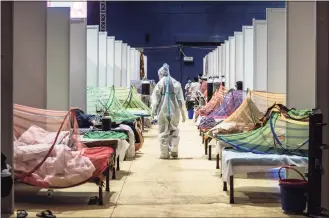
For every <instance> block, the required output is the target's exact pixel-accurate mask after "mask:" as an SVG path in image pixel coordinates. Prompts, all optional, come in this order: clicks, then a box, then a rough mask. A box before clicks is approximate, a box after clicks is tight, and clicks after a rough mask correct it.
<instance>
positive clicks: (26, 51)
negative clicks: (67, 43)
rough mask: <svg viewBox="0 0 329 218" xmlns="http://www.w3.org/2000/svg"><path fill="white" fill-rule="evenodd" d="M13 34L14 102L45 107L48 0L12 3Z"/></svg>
mask: <svg viewBox="0 0 329 218" xmlns="http://www.w3.org/2000/svg"><path fill="white" fill-rule="evenodd" d="M13 35H14V39H13V40H14V41H13V46H14V48H13V50H14V51H13V52H14V66H13V67H14V69H13V71H14V103H16V104H22V105H26V106H30V107H37V108H44V109H45V108H46V107H47V100H46V99H47V91H46V90H47V83H46V81H47V73H46V72H47V2H42V1H40V2H24V1H16V2H14V8H13ZM31 52H33V53H31ZM27 81H30V83H28V82H27Z"/></svg>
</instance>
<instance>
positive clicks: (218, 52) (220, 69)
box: [217, 46, 223, 77]
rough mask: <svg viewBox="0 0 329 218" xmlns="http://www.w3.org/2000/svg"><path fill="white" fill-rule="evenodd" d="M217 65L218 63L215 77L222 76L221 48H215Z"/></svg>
mask: <svg viewBox="0 0 329 218" xmlns="http://www.w3.org/2000/svg"><path fill="white" fill-rule="evenodd" d="M217 63H218V65H217V66H218V67H217V70H218V72H217V76H219V77H220V76H221V75H222V65H223V64H222V46H218V47H217Z"/></svg>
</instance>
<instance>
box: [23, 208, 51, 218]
mask: <svg viewBox="0 0 329 218" xmlns="http://www.w3.org/2000/svg"><path fill="white" fill-rule="evenodd" d="M28 215H29V214H28V213H27V212H26V211H25V210H17V212H16V217H17V218H26V217H27V216H28ZM36 216H37V217H40V218H56V216H55V215H54V214H53V213H52V212H51V211H50V210H44V211H41V212H40V213H37V215H36Z"/></svg>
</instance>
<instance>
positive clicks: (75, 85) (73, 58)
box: [70, 18, 87, 111]
mask: <svg viewBox="0 0 329 218" xmlns="http://www.w3.org/2000/svg"><path fill="white" fill-rule="evenodd" d="M70 31H71V32H70V107H79V108H81V109H83V110H84V111H86V105H87V99H86V97H87V92H86V86H87V20H86V19H85V18H81V19H80V18H75V19H71V27H70Z"/></svg>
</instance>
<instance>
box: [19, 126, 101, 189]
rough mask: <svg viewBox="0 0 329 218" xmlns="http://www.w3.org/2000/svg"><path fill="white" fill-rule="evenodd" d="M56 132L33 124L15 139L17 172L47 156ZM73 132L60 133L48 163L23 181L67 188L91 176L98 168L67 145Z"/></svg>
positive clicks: (29, 169)
mask: <svg viewBox="0 0 329 218" xmlns="http://www.w3.org/2000/svg"><path fill="white" fill-rule="evenodd" d="M56 134H57V132H47V131H46V130H44V129H42V128H40V127H38V126H31V127H30V128H29V129H28V130H27V131H25V132H24V133H23V134H22V135H21V136H20V137H19V138H18V139H17V140H16V141H14V169H15V172H22V173H28V172H30V171H31V170H32V171H33V169H34V168H35V167H36V166H37V165H38V164H39V163H41V162H42V160H43V159H44V158H45V157H46V156H47V154H48V152H49V149H50V147H51V146H52V144H53V141H54V140H55V137H56ZM69 137H70V134H69V132H68V131H62V132H60V134H59V136H58V138H57V142H56V144H55V146H54V149H53V150H52V152H51V154H50V155H49V156H48V157H47V158H46V160H45V162H44V163H43V164H42V165H41V167H40V168H38V169H37V170H36V171H34V172H33V173H32V174H31V175H30V176H27V177H25V178H24V179H23V181H24V182H27V183H29V184H33V185H36V186H39V187H44V188H47V187H68V186H71V185H75V184H78V183H81V182H84V181H86V180H88V179H89V178H90V177H92V175H93V173H94V171H95V167H94V165H93V163H92V162H91V161H90V159H89V158H88V157H85V156H83V154H82V152H81V151H80V150H74V149H71V148H70V147H68V146H67V145H68V141H69Z"/></svg>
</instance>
